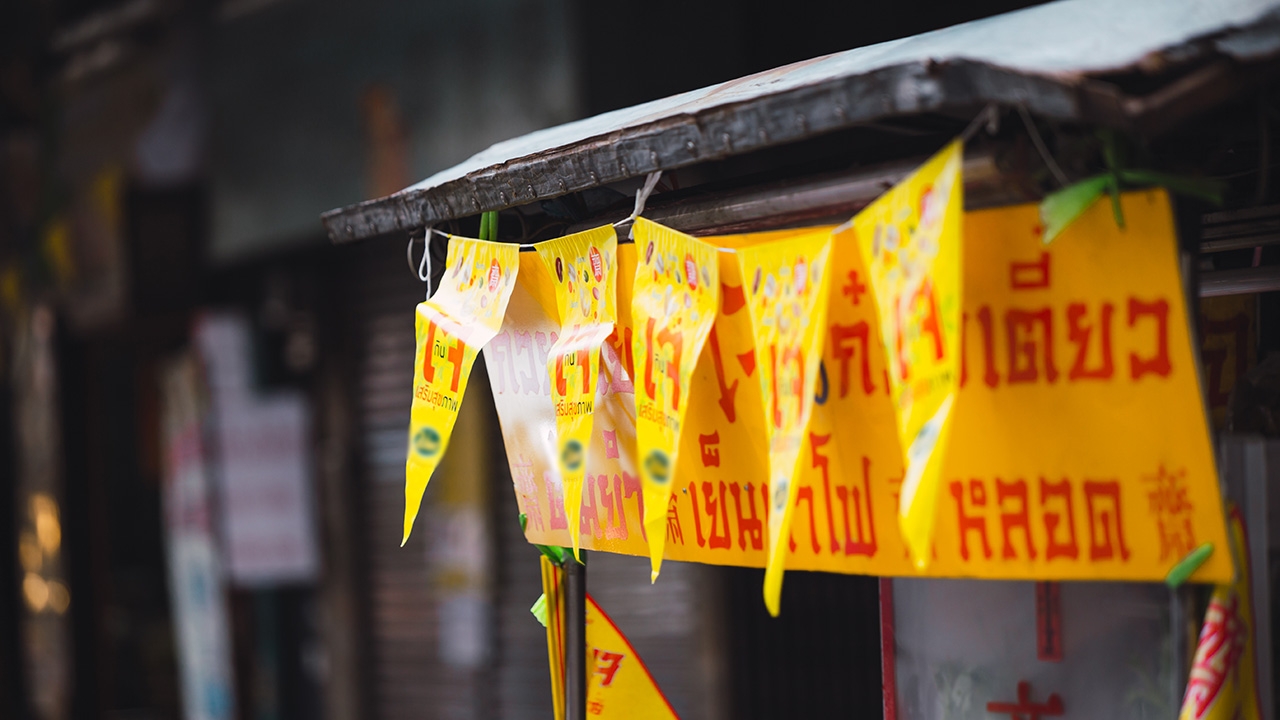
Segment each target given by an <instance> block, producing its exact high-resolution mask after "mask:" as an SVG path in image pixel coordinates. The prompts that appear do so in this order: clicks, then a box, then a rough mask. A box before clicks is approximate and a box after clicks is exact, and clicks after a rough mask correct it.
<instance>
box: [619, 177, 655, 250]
mask: <svg viewBox="0 0 1280 720" xmlns="http://www.w3.org/2000/svg"><path fill="white" fill-rule="evenodd" d="M661 178H662V171H661V170H654V171H653V172H651V173H649V175H648V176H646V177H645V179H644V186H643V187H641V188H640V189H639V190H637V191H636V207H635V209H634V210H632V211H631V214H630V215H628V216H626V217H625V218H623V219H621V220H619V221H618V222H616V223H614V224H613V226H614V227H622V226H623V225H626V224H631V226H632V229H631V230H628V231H627V238H628V239H629V240H634V239H635V234H634V233H635V222H636V218H638V217H640V213H642V212H644V204H645V203H646V202H648V201H649V195H650V194H652V193H653V189H654V188H655V187H657V186H658V180H659V179H661Z"/></svg>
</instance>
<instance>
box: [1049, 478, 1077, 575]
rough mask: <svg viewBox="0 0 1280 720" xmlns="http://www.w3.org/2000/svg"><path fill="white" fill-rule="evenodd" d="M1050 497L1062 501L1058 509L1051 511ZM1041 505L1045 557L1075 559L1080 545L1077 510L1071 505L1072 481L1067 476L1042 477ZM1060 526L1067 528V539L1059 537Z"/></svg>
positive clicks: (1050, 558)
mask: <svg viewBox="0 0 1280 720" xmlns="http://www.w3.org/2000/svg"><path fill="white" fill-rule="evenodd" d="M1050 498H1057V499H1059V500H1061V501H1062V504H1061V508H1060V509H1059V510H1058V511H1056V512H1050V510H1049V499H1050ZM1040 507H1041V508H1042V509H1043V510H1044V534H1045V551H1044V559H1045V560H1046V561H1049V560H1053V559H1054V558H1059V557H1065V558H1071V559H1072V560H1075V559H1076V558H1078V557H1080V545H1079V543H1077V542H1076V519H1075V512H1074V511H1073V510H1072V507H1071V482H1070V481H1069V480H1067V479H1066V478H1063V479H1062V480H1060V481H1058V482H1049V481H1048V480H1046V479H1045V478H1043V477H1042V478H1040ZM1059 526H1062V527H1064V528H1065V531H1066V539H1065V540H1059V539H1058V527H1059Z"/></svg>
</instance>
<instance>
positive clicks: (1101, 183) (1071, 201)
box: [1040, 175, 1112, 245]
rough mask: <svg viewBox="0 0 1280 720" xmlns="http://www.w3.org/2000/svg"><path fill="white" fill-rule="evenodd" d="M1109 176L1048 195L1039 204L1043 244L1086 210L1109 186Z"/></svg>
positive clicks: (1098, 177)
mask: <svg viewBox="0 0 1280 720" xmlns="http://www.w3.org/2000/svg"><path fill="white" fill-rule="evenodd" d="M1111 182H1112V177H1111V176H1110V175H1097V176H1095V177H1091V178H1086V179H1084V180H1081V181H1080V182H1078V183H1075V184H1074V185H1068V186H1067V187H1064V188H1062V189H1061V190H1058V191H1057V192H1052V193H1049V194H1048V195H1045V196H1044V200H1042V201H1041V202H1040V221H1041V222H1042V223H1044V243H1045V244H1046V245H1048V244H1049V243H1051V242H1053V240H1054V238H1056V237H1058V236H1059V235H1061V234H1062V231H1063V230H1066V229H1067V226H1068V225H1070V224H1071V223H1073V222H1075V220H1076V218H1078V217H1080V216H1081V215H1082V214H1083V213H1084V211H1085V210H1088V209H1089V207H1090V206H1092V205H1093V204H1094V203H1095V202H1097V201H1098V198H1100V197H1102V193H1104V192H1106V190H1107V187H1108V186H1109V185H1110V184H1111Z"/></svg>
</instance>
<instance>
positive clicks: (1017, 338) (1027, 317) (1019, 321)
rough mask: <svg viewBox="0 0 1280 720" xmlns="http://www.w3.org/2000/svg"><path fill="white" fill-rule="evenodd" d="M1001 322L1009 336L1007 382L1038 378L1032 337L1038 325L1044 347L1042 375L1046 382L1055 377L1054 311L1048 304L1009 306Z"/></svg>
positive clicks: (1051, 380) (1035, 348)
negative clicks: (1034, 307)
mask: <svg viewBox="0 0 1280 720" xmlns="http://www.w3.org/2000/svg"><path fill="white" fill-rule="evenodd" d="M1004 325H1005V332H1006V333H1007V334H1008V337H1009V383H1010V384H1012V383H1019V382H1036V381H1037V380H1038V379H1039V378H1040V372H1039V369H1038V361H1037V360H1036V357H1037V355H1038V353H1037V345H1038V344H1037V342H1036V341H1035V339H1034V337H1033V336H1034V334H1035V328H1036V326H1037V325H1038V326H1039V327H1040V332H1041V338H1042V339H1041V342H1042V343H1043V348H1044V352H1043V356H1044V376H1045V379H1046V380H1048V381H1049V382H1054V381H1055V380H1057V379H1058V369H1057V367H1055V366H1054V363H1053V313H1052V312H1051V311H1050V310H1049V308H1043V309H1041V310H1018V309H1015V310H1008V311H1006V312H1005V315H1004Z"/></svg>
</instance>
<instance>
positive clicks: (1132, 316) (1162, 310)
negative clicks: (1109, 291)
mask: <svg viewBox="0 0 1280 720" xmlns="http://www.w3.org/2000/svg"><path fill="white" fill-rule="evenodd" d="M1143 317H1150V318H1152V319H1154V320H1155V322H1156V348H1155V351H1154V352H1153V353H1152V354H1151V355H1148V356H1147V357H1142V356H1140V355H1138V354H1137V353H1130V354H1129V375H1130V376H1132V377H1133V379H1134V380H1138V379H1140V378H1141V377H1142V376H1143V375H1159V376H1160V377H1168V376H1169V373H1170V372H1172V370H1173V366H1172V364H1171V363H1170V361H1169V301H1167V300H1163V299H1161V300H1155V301H1153V302H1143V301H1141V300H1138V299H1137V298H1132V297H1131V298H1129V327H1133V326H1134V325H1135V324H1137V322H1138V320H1139V319H1141V318H1143Z"/></svg>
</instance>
